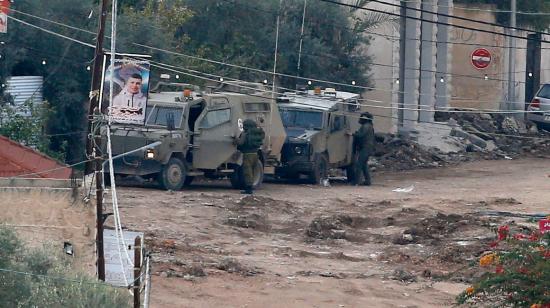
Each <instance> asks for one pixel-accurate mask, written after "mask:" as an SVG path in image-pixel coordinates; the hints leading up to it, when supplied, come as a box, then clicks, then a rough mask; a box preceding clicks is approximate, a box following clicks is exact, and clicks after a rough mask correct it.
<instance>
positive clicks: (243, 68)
mask: <svg viewBox="0 0 550 308" xmlns="http://www.w3.org/2000/svg"><path fill="white" fill-rule="evenodd" d="M134 45H136V46H141V47H145V48H150V49H153V50H157V51H161V52H165V53H168V54H172V55H177V56H181V57H185V58H191V59H195V60H201V61H205V62H209V63H213V64H218V65H223V66H229V67H234V68H238V69H242V70H249V71H254V72H260V73H263V74H266V75H272V74H273V72H269V71H267V70H261V69H257V68H251V67H246V66H242V65H236V64H231V63H226V62H221V61H215V60H210V59H206V58H201V57H197V56H191V55H188V54H184V53H179V52H175V51H170V50H166V49H162V48H157V47H153V46H149V45H143V44H139V43H134ZM275 75H276V76H282V77H289V78H294V79H298V80H306V81H315V82H319V83H326V84H333V85H339V86H345V87H351V88H356V89H364V90H379V91H382V92H388V93H404V94H418V95H419V96H423V95H430V96H431V95H432V94H426V93H422V92H420V93H409V92H401V91H396V90H388V89H382V88H376V87H367V86H360V85H352V84H346V83H341V82H333V81H328V80H322V79H315V78H308V77H300V76H295V75H289V74H283V73H276V74H275ZM491 80H494V79H491ZM434 97H436V98H441V97H443V98H452V99H460V100H471V101H476V102H478V103H483V102H484V103H491V104H493V103H494V101H483V100H478V99H475V98H466V97H456V96H452V95H434Z"/></svg>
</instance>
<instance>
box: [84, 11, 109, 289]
mask: <svg viewBox="0 0 550 308" xmlns="http://www.w3.org/2000/svg"><path fill="white" fill-rule="evenodd" d="M108 2H109V0H102V1H101V15H100V16H99V26H98V30H97V38H96V45H95V52H94V64H93V69H92V87H91V92H90V101H89V106H88V139H87V140H86V155H87V157H88V159H94V160H92V161H89V162H87V163H86V170H85V174H86V175H89V174H91V173H93V172H94V171H95V179H96V224H97V236H96V245H97V246H96V247H97V276H98V278H99V280H103V281H105V255H104V251H103V221H104V218H103V177H102V174H101V171H102V169H103V166H102V163H103V160H102V158H101V156H98V154H97V153H99V151H97V150H96V149H95V147H96V146H100V145H101V135H100V132H99V130H98V129H97V127H96V125H97V123H94V116H95V113H96V112H99V113H101V110H100V108H99V103H100V102H99V92H100V87H101V77H102V75H103V72H102V67H103V38H104V36H105V21H106V19H107V7H108ZM96 133H97V136H95V134H96Z"/></svg>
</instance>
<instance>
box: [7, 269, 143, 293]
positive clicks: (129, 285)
mask: <svg viewBox="0 0 550 308" xmlns="http://www.w3.org/2000/svg"><path fill="white" fill-rule="evenodd" d="M0 272H4V273H12V274H17V275H25V276H33V277H40V278H46V279H49V280H57V281H63V282H69V283H78V284H88V285H98V286H109V287H112V286H111V285H110V284H108V283H105V282H96V281H86V280H84V279H80V280H78V279H70V278H65V277H59V276H51V275H44V274H36V273H31V272H25V271H16V270H11V269H7V268H0ZM142 276H143V274H141V275H140V276H138V277H137V278H136V279H134V280H133V281H132V282H131V283H130V284H128V285H126V288H128V289H129V288H131V287H133V284H134V282H136V281H137V280H138V279H141V278H142Z"/></svg>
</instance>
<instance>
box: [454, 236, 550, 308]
mask: <svg viewBox="0 0 550 308" xmlns="http://www.w3.org/2000/svg"><path fill="white" fill-rule="evenodd" d="M496 233H497V240H496V241H495V242H493V243H491V245H490V246H491V251H490V252H488V253H485V254H483V255H482V256H481V257H480V259H479V267H481V268H482V269H484V270H486V271H487V272H486V273H485V274H484V275H483V276H482V277H481V278H480V279H478V281H477V282H475V283H474V284H473V285H472V286H470V287H468V288H467V289H466V290H465V291H464V292H462V293H461V294H460V295H459V296H458V297H457V301H458V303H459V304H472V305H474V304H476V305H479V303H483V304H485V305H489V306H494V307H503V306H504V307H508V306H510V307H531V308H550V232H549V233H546V234H544V235H543V234H541V233H540V232H538V231H534V232H532V233H531V234H524V233H517V234H514V235H512V234H511V233H510V228H509V226H501V227H499V228H498V229H497V230H496Z"/></svg>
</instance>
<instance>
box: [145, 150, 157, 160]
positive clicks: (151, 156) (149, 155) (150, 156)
mask: <svg viewBox="0 0 550 308" xmlns="http://www.w3.org/2000/svg"><path fill="white" fill-rule="evenodd" d="M145 157H147V159H154V158H155V151H154V150H153V149H148V150H147V152H146V154H145Z"/></svg>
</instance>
